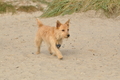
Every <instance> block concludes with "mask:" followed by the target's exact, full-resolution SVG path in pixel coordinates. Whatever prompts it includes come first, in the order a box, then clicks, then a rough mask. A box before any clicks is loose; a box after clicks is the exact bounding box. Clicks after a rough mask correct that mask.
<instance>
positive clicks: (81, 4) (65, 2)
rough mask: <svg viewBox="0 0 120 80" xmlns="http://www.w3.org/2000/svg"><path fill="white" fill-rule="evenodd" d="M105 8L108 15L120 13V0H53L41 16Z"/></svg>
mask: <svg viewBox="0 0 120 80" xmlns="http://www.w3.org/2000/svg"><path fill="white" fill-rule="evenodd" d="M88 10H96V11H98V10H103V11H104V14H105V15H106V16H107V17H111V16H118V15H120V0H52V1H51V2H50V3H49V4H48V7H47V9H46V10H45V11H44V13H43V14H42V15H41V17H53V16H58V15H66V14H72V13H74V12H85V11H88Z"/></svg>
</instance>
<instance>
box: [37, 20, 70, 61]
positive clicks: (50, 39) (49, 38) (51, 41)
mask: <svg viewBox="0 0 120 80" xmlns="http://www.w3.org/2000/svg"><path fill="white" fill-rule="evenodd" d="M69 22H70V20H68V21H67V22H66V23H65V24H61V23H60V22H59V21H57V23H56V27H50V26H46V25H44V24H43V23H42V22H41V21H40V20H39V19H37V23H38V31H37V34H36V37H35V43H36V46H37V52H36V54H39V53H40V46H41V43H42V41H45V42H46V43H47V44H48V47H49V52H50V54H53V55H56V56H57V57H58V58H59V59H62V58H63V56H62V54H61V52H60V51H59V48H60V46H61V44H62V40H63V39H64V38H68V37H69V36H70V35H69Z"/></svg>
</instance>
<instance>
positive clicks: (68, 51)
mask: <svg viewBox="0 0 120 80" xmlns="http://www.w3.org/2000/svg"><path fill="white" fill-rule="evenodd" d="M60 51H61V53H62V54H63V55H64V56H74V55H75V54H76V52H75V50H73V49H72V50H65V49H64V50H60Z"/></svg>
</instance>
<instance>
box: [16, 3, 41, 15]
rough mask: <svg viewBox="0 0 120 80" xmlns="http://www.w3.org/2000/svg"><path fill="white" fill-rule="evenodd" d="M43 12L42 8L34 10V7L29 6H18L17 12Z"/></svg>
mask: <svg viewBox="0 0 120 80" xmlns="http://www.w3.org/2000/svg"><path fill="white" fill-rule="evenodd" d="M39 10H41V11H43V8H42V7H39V8H36V7H35V6H32V5H29V6H20V7H19V8H18V9H17V11H21V12H28V13H29V12H36V11H39Z"/></svg>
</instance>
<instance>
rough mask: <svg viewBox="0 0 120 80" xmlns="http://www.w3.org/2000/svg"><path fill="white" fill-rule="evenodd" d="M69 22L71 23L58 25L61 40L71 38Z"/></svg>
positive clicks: (58, 22) (58, 23)
mask: <svg viewBox="0 0 120 80" xmlns="http://www.w3.org/2000/svg"><path fill="white" fill-rule="evenodd" d="M69 22H70V19H69V20H68V21H67V22H65V23H64V24H62V23H60V21H57V24H56V29H57V31H58V33H59V36H60V37H61V38H68V37H70V34H69Z"/></svg>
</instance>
